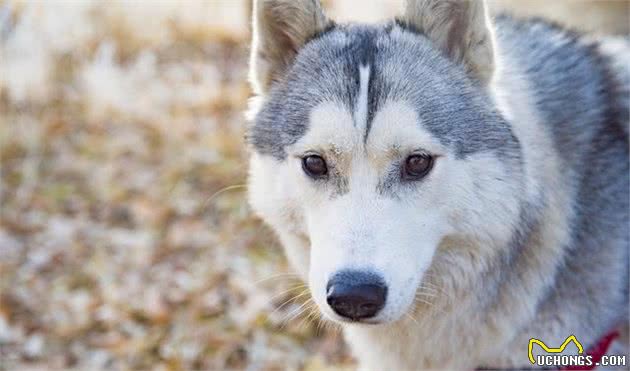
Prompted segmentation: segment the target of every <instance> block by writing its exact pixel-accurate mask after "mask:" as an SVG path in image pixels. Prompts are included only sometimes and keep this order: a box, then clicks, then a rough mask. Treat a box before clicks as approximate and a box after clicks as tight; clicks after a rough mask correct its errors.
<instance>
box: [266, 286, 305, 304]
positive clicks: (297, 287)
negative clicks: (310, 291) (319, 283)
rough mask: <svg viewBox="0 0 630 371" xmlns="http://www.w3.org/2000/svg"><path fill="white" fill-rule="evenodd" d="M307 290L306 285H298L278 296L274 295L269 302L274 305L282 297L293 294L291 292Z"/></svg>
mask: <svg viewBox="0 0 630 371" xmlns="http://www.w3.org/2000/svg"><path fill="white" fill-rule="evenodd" d="M303 288H306V285H304V284H302V285H297V286H294V287H291V288H289V289H286V290H283V291H281V292H279V293H277V294H274V295H273V296H272V297H271V298H270V299H269V302H271V303H273V302H274V301H275V300H276V299H278V298H280V297H282V296H283V295H286V294H287V293H289V292H291V291H295V290H299V289H303Z"/></svg>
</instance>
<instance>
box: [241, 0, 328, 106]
mask: <svg viewBox="0 0 630 371" xmlns="http://www.w3.org/2000/svg"><path fill="white" fill-rule="evenodd" d="M253 2H254V3H253V9H252V31H253V35H252V50H251V55H250V61H249V62H250V67H249V68H250V72H249V80H250V82H251V84H252V87H253V88H254V92H255V93H256V94H258V95H262V94H264V93H265V92H267V90H268V89H269V87H270V85H271V83H272V82H273V81H274V80H278V79H280V78H282V76H283V74H284V73H285V72H286V70H287V69H288V67H289V66H290V65H291V63H292V62H293V60H294V58H295V56H296V54H297V53H298V51H299V49H300V48H301V47H302V46H303V45H304V44H305V43H306V42H307V41H308V40H309V39H310V38H311V37H313V36H314V35H316V34H317V33H318V32H320V31H323V30H324V29H325V28H326V27H327V26H328V25H329V24H330V21H329V20H327V19H326V17H325V16H324V12H323V11H322V9H321V5H320V4H319V1H318V0H253Z"/></svg>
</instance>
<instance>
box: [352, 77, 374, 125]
mask: <svg viewBox="0 0 630 371" xmlns="http://www.w3.org/2000/svg"><path fill="white" fill-rule="evenodd" d="M369 84H370V66H369V65H362V66H360V67H359V95H358V96H357V101H356V103H355V110H354V125H355V126H356V127H357V128H358V129H360V130H363V129H364V128H365V127H366V126H367V120H368V117H367V115H368V91H369Z"/></svg>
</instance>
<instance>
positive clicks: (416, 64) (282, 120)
mask: <svg viewBox="0 0 630 371" xmlns="http://www.w3.org/2000/svg"><path fill="white" fill-rule="evenodd" d="M265 101H266V102H265V104H263V106H262V109H261V110H260V111H259V113H258V115H257V116H256V118H255V121H254V124H253V126H252V128H251V130H250V133H249V137H250V141H251V142H252V144H253V146H254V149H256V150H257V151H259V152H261V153H264V154H269V155H272V156H274V157H276V158H279V159H282V158H285V157H286V155H287V153H286V149H287V147H288V146H291V145H293V144H295V143H297V142H298V141H300V139H302V138H303V137H304V135H305V134H306V133H307V132H310V131H313V130H316V131H318V132H328V131H331V130H332V131H333V132H334V131H335V128H336V129H337V130H336V132H337V133H338V135H339V136H340V137H342V136H344V134H345V133H346V132H345V131H344V130H347V128H346V129H344V127H345V125H346V123H352V125H353V128H354V130H353V132H354V131H356V130H357V129H358V130H361V131H362V137H363V140H364V142H366V143H367V142H369V141H370V137H371V136H372V135H374V133H372V131H373V130H374V129H376V128H375V124H378V122H379V120H375V118H376V117H377V116H378V114H379V112H382V111H388V110H389V112H401V104H402V103H401V102H404V104H405V108H411V110H412V111H413V112H415V114H416V115H417V119H416V120H415V123H416V124H417V125H418V126H421V129H422V130H425V131H427V132H429V133H430V134H431V136H432V137H433V138H436V139H437V140H438V141H439V142H440V143H441V144H442V145H443V146H445V147H446V148H449V149H450V150H451V151H452V152H453V153H455V154H456V155H457V156H458V157H465V156H466V155H468V154H471V153H475V152H478V151H481V150H494V149H497V148H500V147H501V146H503V145H505V143H508V142H510V141H512V140H513V139H514V138H513V136H512V133H511V131H510V129H509V127H508V125H507V124H505V122H504V121H503V120H502V119H501V118H500V117H499V116H498V114H496V113H495V112H494V110H493V109H492V108H490V104H489V99H488V97H487V96H485V95H484V94H483V92H482V90H481V89H479V88H477V87H476V86H474V84H473V83H472V82H471V81H470V80H469V79H468V77H467V76H466V74H465V71H464V70H463V68H461V67H459V66H456V65H454V64H453V63H451V62H450V61H449V60H447V59H446V58H445V57H444V56H443V55H442V54H441V53H440V52H439V51H438V50H437V49H435V48H434V47H433V46H432V44H431V43H430V42H429V41H428V39H426V38H425V37H424V36H422V35H419V34H416V33H414V32H412V31H410V30H407V29H405V28H403V27H401V26H399V25H397V24H396V23H391V24H388V25H381V26H367V25H351V26H337V27H336V28H334V29H331V30H329V31H327V32H326V33H325V34H323V35H320V36H318V37H316V38H314V39H313V40H312V41H311V42H309V43H308V44H307V45H306V46H305V47H304V48H303V49H302V50H300V52H299V53H298V56H297V58H296V61H295V62H294V64H293V66H292V67H291V68H290V70H289V72H288V73H287V76H286V77H285V78H284V79H283V80H282V81H280V82H279V83H278V84H277V85H276V86H274V87H273V88H272V89H271V91H270V93H269V95H268V96H267V97H266V99H265ZM392 105H393V106H395V107H396V108H397V109H393V108H392ZM322 107H325V108H326V109H327V110H328V111H329V112H335V113H336V114H340V112H342V111H344V112H346V113H347V114H346V115H345V116H344V117H345V119H344V120H341V119H339V120H335V119H334V118H333V117H332V116H334V115H333V114H332V113H329V114H328V116H330V117H329V118H328V119H327V120H326V119H322V116H325V115H324V113H325V112H326V111H325V110H324V109H323V108H322ZM332 107H336V108H334V109H332V110H331V108H332ZM404 112H405V117H408V116H409V113H410V112H408V110H404ZM338 116H339V115H338ZM314 118H316V119H314ZM380 121H382V122H385V123H386V125H390V126H391V125H396V124H397V123H396V122H395V120H391V117H389V119H388V120H380ZM407 121H408V120H407ZM315 125H325V126H326V127H325V128H319V129H322V130H319V129H316V128H315V127H314V126H315ZM335 126H337V127H335ZM407 128H409V127H408V126H407ZM376 131H377V132H379V133H382V132H386V133H388V132H394V131H396V130H395V129H394V128H391V127H385V128H378V129H377V130H376ZM342 132H344V134H342ZM379 135H380V134H379ZM381 142H383V143H385V141H384V140H381Z"/></svg>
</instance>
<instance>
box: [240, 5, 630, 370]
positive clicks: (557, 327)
mask: <svg viewBox="0 0 630 371" xmlns="http://www.w3.org/2000/svg"><path fill="white" fill-rule="evenodd" d="M357 6H360V5H359V4H357ZM487 14H488V13H487V10H486V6H485V4H484V3H483V2H482V1H474V2H473V1H456V0H453V1H451V0H417V1H412V0H409V1H408V2H407V3H406V4H405V10H404V14H403V15H402V16H401V17H400V18H399V19H397V20H395V21H392V22H389V23H385V24H380V25H360V24H350V25H338V24H335V23H333V22H332V21H331V20H329V19H328V18H326V16H325V15H324V13H323V12H322V9H321V6H320V5H319V4H318V2H317V1H315V0H258V1H254V7H253V43H252V51H251V61H250V62H251V75H250V80H251V83H252V85H253V89H254V92H255V94H256V97H255V98H254V99H253V101H252V104H251V107H250V108H251V121H252V122H251V126H250V128H249V131H248V143H249V146H250V150H251V159H250V160H251V163H250V178H249V192H250V193H249V198H250V203H251V205H252V207H253V209H254V210H255V211H256V213H257V214H258V215H260V216H261V217H262V218H263V219H264V220H265V221H266V222H267V223H268V224H270V225H271V226H272V227H273V229H274V230H275V231H276V232H277V235H278V236H279V239H280V241H281V242H282V244H283V246H284V248H285V250H286V255H287V257H288V259H289V261H290V264H291V265H292V267H293V268H294V269H296V270H297V271H298V272H299V274H300V275H301V276H302V277H303V278H304V280H305V281H306V282H307V283H308V286H309V289H310V292H311V294H312V296H313V299H314V301H315V302H316V304H317V306H318V308H319V310H320V311H321V313H322V315H323V317H324V318H325V319H326V320H330V321H333V322H336V323H339V324H341V326H342V327H343V329H344V334H345V338H346V340H347V342H348V343H349V344H350V346H351V348H352V350H353V352H354V354H355V355H356V357H357V359H358V361H359V363H360V366H361V367H362V368H364V369H373V370H411V369H422V368H450V369H453V368H476V367H481V368H483V367H490V368H508V367H532V365H531V364H530V363H529V360H528V357H527V344H528V340H529V339H530V338H537V339H541V340H542V341H544V342H546V343H547V344H549V346H556V345H559V344H561V343H562V342H563V340H564V339H566V338H567V337H568V336H569V335H575V337H576V338H577V339H579V341H580V342H581V343H582V345H583V346H584V349H585V350H586V349H589V348H591V347H593V346H595V345H596V344H598V342H599V341H600V339H601V338H602V337H604V336H605V335H606V334H607V333H609V332H610V331H613V330H616V331H619V332H620V333H621V334H622V336H621V340H622V341H617V343H618V344H622V345H623V344H624V342H625V344H627V333H628V330H627V328H628V286H629V277H628V266H629V260H628V259H629V254H628V252H629V249H628V244H629V238H628V207H629V205H628V197H629V196H628V187H629V184H628V109H629V107H628V101H629V99H630V97H629V95H628V82H629V81H630V71H628V66H629V64H628V63H629V62H630V58H628V56H629V55H630V45H629V44H628V41H627V40H625V39H623V40H617V41H615V42H611V43H602V42H597V41H593V40H591V41H587V40H584V38H583V37H581V36H579V35H577V34H575V33H571V32H567V31H565V30H563V29H561V28H560V27H557V26H554V25H551V24H548V23H545V22H543V21H540V20H537V21H527V22H521V21H516V20H513V19H510V18H507V17H499V18H497V19H495V20H492V21H491V20H490V19H489V17H488V15H487ZM624 337H625V338H624ZM622 351H623V352H627V349H626V348H625V347H622Z"/></svg>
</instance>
